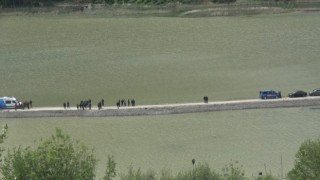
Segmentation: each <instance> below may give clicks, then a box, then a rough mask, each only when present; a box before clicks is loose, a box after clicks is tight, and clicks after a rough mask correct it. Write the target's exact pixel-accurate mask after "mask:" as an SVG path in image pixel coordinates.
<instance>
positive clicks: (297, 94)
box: [288, 90, 308, 98]
mask: <svg viewBox="0 0 320 180" xmlns="http://www.w3.org/2000/svg"><path fill="white" fill-rule="evenodd" d="M307 95H308V94H307V93H306V92H304V91H301V90H299V91H294V92H291V93H289V94H288V96H289V97H291V98H295V97H306V96H307Z"/></svg>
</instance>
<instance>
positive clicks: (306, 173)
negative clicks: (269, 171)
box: [288, 138, 320, 180]
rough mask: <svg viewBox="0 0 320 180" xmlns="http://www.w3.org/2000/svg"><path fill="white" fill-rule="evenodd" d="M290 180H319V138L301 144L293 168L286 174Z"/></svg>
mask: <svg viewBox="0 0 320 180" xmlns="http://www.w3.org/2000/svg"><path fill="white" fill-rule="evenodd" d="M288 178H289V179H292V180H300V179H301V180H302V179H320V138H318V139H316V140H314V141H312V140H310V139H309V140H306V141H305V142H303V143H302V144H301V146H300V148H299V150H298V152H297V154H296V160H295V165H294V168H293V169H292V170H291V171H290V172H289V173H288Z"/></svg>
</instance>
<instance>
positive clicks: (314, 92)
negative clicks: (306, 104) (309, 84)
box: [309, 88, 320, 96]
mask: <svg viewBox="0 0 320 180" xmlns="http://www.w3.org/2000/svg"><path fill="white" fill-rule="evenodd" d="M309 96H320V88H319V89H314V90H312V91H310V92H309Z"/></svg>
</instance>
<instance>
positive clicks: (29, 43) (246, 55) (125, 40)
mask: <svg viewBox="0 0 320 180" xmlns="http://www.w3.org/2000/svg"><path fill="white" fill-rule="evenodd" d="M319 47H320V13H289V14H278V15H259V16H237V17H214V18H166V17H145V18H104V17H99V16H90V15H87V16H86V15H61V16H54V15H43V16H41V15H37V16H1V17H0V77H1V78H0V84H2V85H1V88H0V95H1V96H5V95H6V96H9V95H14V96H15V97H17V98H19V99H21V100H29V99H32V100H33V102H34V104H35V105H37V106H49V105H50V106H60V105H61V104H62V103H63V102H65V101H70V102H71V105H75V103H78V102H79V101H80V100H81V99H85V98H91V99H92V100H93V101H94V102H95V103H96V102H97V101H98V100H99V99H101V98H104V99H105V100H106V102H107V104H108V105H115V102H116V101H117V100H118V99H119V98H135V99H136V101H137V103H138V104H162V103H175V102H178V103H181V102H197V101H201V100H202V97H203V96H204V95H207V96H209V100H230V99H246V98H257V95H258V93H257V92H258V91H259V90H260V89H264V88H272V89H275V90H281V91H282V92H283V94H287V93H288V92H289V91H292V90H295V89H302V90H306V91H309V90H311V89H313V88H318V87H319V86H320V85H319V75H320V71H319V67H320V60H319V55H320V51H319Z"/></svg>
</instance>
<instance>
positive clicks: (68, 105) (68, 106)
mask: <svg viewBox="0 0 320 180" xmlns="http://www.w3.org/2000/svg"><path fill="white" fill-rule="evenodd" d="M67 108H68V109H70V103H69V101H68V102H67Z"/></svg>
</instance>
